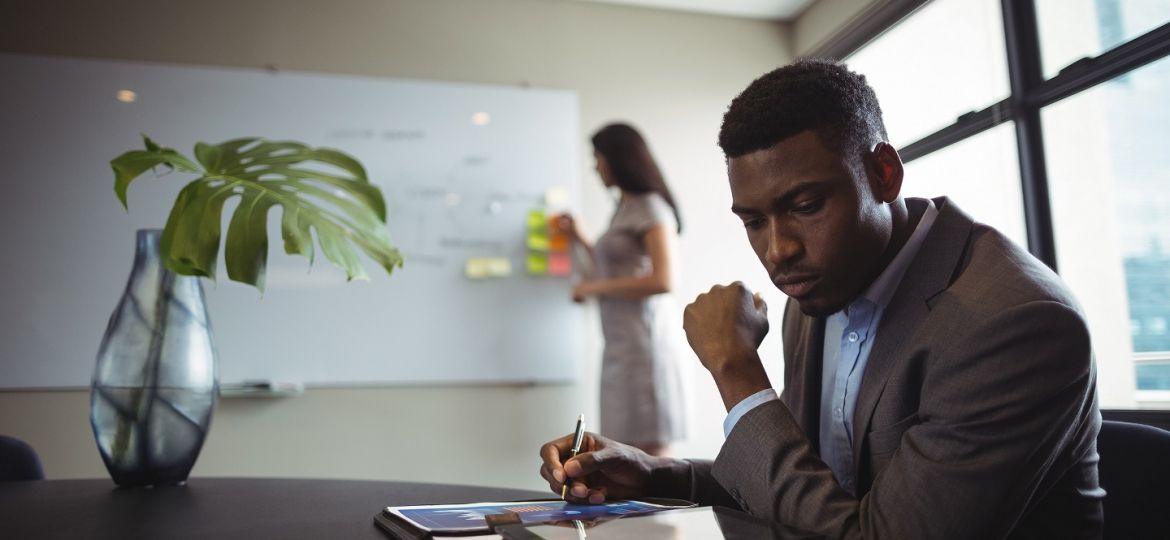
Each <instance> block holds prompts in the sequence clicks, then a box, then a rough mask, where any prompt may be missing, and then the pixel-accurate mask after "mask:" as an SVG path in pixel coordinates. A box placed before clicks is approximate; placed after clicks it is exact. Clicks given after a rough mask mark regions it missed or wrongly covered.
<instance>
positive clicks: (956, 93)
mask: <svg viewBox="0 0 1170 540" xmlns="http://www.w3.org/2000/svg"><path fill="white" fill-rule="evenodd" d="M954 21H963V22H962V24H954ZM1002 21H1003V18H1002V16H1001V15H1000V10H999V0H945V1H941V2H933V3H931V4H928V5H926V6H925V7H923V8H922V9H921V10H920V11H919V12H918V13H916V14H915V15H914V16H913V17H911V18H910V19H908V20H906V22H904V23H902V24H899V25H898V26H896V27H894V28H893V29H891V30H890V31H888V32H886V33H885V34H883V35H882V36H881V37H879V38H878V39H876V40H874V42H873V43H872V44H870V45H868V46H866V47H865V48H864V49H861V50H860V51H858V52H857V53H855V54H853V55H852V56H850V57H849V58H848V59H847V60H846V61H847V63H848V64H849V67H850V68H851V69H853V70H854V71H857V72H858V73H863V74H865V77H866V79H868V80H869V84H870V86H873V89H874V92H876V93H877V96H878V101H879V102H880V103H881V104H882V112H883V113H884V116H885V120H886V131H888V132H889V136H890V143H891V144H893V145H894V146H902V145H904V144H906V143H910V142H913V141H915V140H918V139H919V138H921V137H923V136H925V135H929V134H930V133H931V132H933V131H935V130H937V129H938V128H941V127H943V126H945V125H947V124H950V123H951V122H954V121H955V118H957V117H958V116H959V115H961V114H963V113H965V112H967V111H970V110H973V109H981V108H983V107H986V106H988V105H991V104H992V103H995V102H997V101H999V100H1001V99H1003V98H1004V97H1006V96H1007V95H1008V76H1007V65H1006V64H1005V63H1004V62H1005V61H1004V54H1003V51H1004V42H1003V22H1002ZM924 43H929V44H930V46H929V47H924V46H923V44H924ZM909 59H913V61H908V60H909Z"/></svg>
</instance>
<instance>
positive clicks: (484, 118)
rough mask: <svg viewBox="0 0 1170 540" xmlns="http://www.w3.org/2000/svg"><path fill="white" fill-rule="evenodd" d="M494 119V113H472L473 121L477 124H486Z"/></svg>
mask: <svg viewBox="0 0 1170 540" xmlns="http://www.w3.org/2000/svg"><path fill="white" fill-rule="evenodd" d="M491 121H492V115H490V114H488V113H485V112H477V113H475V114H473V115H471V123H472V124H475V125H477V126H486V125H488V124H490V123H491Z"/></svg>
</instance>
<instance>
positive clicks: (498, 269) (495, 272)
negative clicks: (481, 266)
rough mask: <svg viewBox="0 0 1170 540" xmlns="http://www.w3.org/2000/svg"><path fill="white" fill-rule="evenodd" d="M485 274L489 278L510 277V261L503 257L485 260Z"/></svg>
mask: <svg viewBox="0 0 1170 540" xmlns="http://www.w3.org/2000/svg"><path fill="white" fill-rule="evenodd" d="M485 262H486V266H487V273H488V275H489V276H491V277H497V278H500V277H508V276H510V275H512V261H509V260H508V259H506V258H504V257H493V258H491V259H486V260H485Z"/></svg>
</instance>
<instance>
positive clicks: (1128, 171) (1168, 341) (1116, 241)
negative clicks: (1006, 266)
mask: <svg viewBox="0 0 1170 540" xmlns="http://www.w3.org/2000/svg"><path fill="white" fill-rule="evenodd" d="M1168 103H1170V58H1167V59H1163V60H1160V61H1158V62H1155V63H1153V64H1150V65H1148V66H1146V67H1143V68H1141V69H1138V70H1135V71H1132V72H1129V73H1127V74H1125V75H1123V76H1121V77H1119V78H1116V79H1114V80H1112V81H1109V82H1106V83H1103V84H1101V85H1098V86H1096V87H1093V88H1091V89H1089V90H1086V91H1084V92H1081V93H1079V94H1076V95H1075V96H1072V97H1070V98H1067V99H1065V100H1062V101H1060V102H1058V103H1055V104H1053V105H1051V106H1049V107H1048V108H1046V109H1045V110H1044V112H1043V117H1042V118H1043V124H1044V140H1045V152H1046V153H1047V155H1048V156H1049V159H1048V171H1049V186H1050V190H1051V194H1052V210H1053V216H1052V217H1053V224H1054V225H1055V227H1054V230H1055V232H1056V247H1057V249H1056V253H1057V255H1058V263H1057V267H1058V268H1060V269H1061V274H1062V275H1063V276H1064V279H1065V280H1066V281H1067V282H1068V283H1069V285H1070V286H1072V288H1073V291H1074V292H1075V293H1076V295H1077V298H1078V299H1080V301H1081V302H1082V304H1084V306H1085V309H1086V311H1087V313H1088V314H1089V318H1090V321H1089V323H1090V327H1091V330H1092V331H1093V341H1094V348H1095V350H1096V352H1097V363H1098V366H1099V369H1100V379H1101V390H1102V396H1101V398H1102V403H1105V404H1107V405H1116V406H1133V405H1142V403H1141V401H1142V400H1143V398H1147V399H1156V397H1157V396H1148V395H1146V394H1143V392H1144V391H1147V390H1170V385H1168V384H1165V383H1166V382H1167V380H1166V374H1167V370H1168V369H1170V334H1168V333H1167V331H1166V321H1167V320H1168V319H1170V107H1168V106H1167V104H1168ZM1137 354H1142V356H1140V357H1139V356H1137ZM1159 373H1160V374H1162V375H1161V376H1159V375H1158V374H1159ZM1135 377H1136V378H1137V380H1136V381H1135ZM1158 381H1161V382H1158ZM1135 390H1136V392H1135ZM1147 396H1148V397H1147Z"/></svg>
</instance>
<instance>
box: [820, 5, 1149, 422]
mask: <svg viewBox="0 0 1170 540" xmlns="http://www.w3.org/2000/svg"><path fill="white" fill-rule="evenodd" d="M930 1H932V0H890V1H888V2H879V3H877V6H876V7H875V8H873V9H871V10H869V12H868V13H865V14H863V15H864V16H861V17H857V18H855V19H854V21H853V22H852V23H851V24H849V25H846V26H845V27H844V28H842V30H841V31H840V32H839V33H838V35H837V36H835V37H834V38H833V39H831V40H829V41H828V42H826V43H825V44H824V45H822V46H821V47H819V48H817V49H814V50H813V51H811V52H810V53H809V54H808V55H807V56H809V57H817V58H845V57H847V56H849V55H851V54H853V53H854V52H856V51H858V50H859V49H861V48H862V47H865V46H866V45H868V44H870V43H871V42H873V41H874V40H875V39H877V38H878V37H880V36H881V35H882V34H884V33H885V32H886V31H888V30H890V29H892V28H894V27H895V26H897V25H898V24H899V23H901V22H902V21H903V20H905V19H907V18H908V17H910V16H912V15H913V14H914V13H915V12H916V11H918V9H920V8H921V7H922V6H924V5H926V4H927V3H929V2H930ZM1000 5H1001V10H1002V13H1003V19H1004V21H1003V22H1004V41H1005V45H1006V49H1007V50H1006V54H1007V65H1008V80H1009V84H1010V94H1009V95H1008V97H1006V98H1005V99H1003V100H1001V101H1000V102H998V103H994V104H992V105H990V106H988V107H986V108H984V109H981V110H978V111H971V112H969V113H966V114H963V115H962V116H960V117H958V118H957V119H956V120H955V122H953V123H952V124H950V125H948V126H945V127H943V128H941V129H939V130H937V131H935V132H934V133H931V134H929V135H926V136H924V137H922V138H920V139H918V140H917V141H914V142H912V143H910V144H907V145H905V146H903V147H901V148H900V149H899V153H900V154H901V156H902V159H903V161H905V162H907V163H909V162H911V161H913V160H915V159H918V158H921V157H923V156H926V155H928V154H931V153H933V152H937V151H939V150H941V149H943V148H947V147H949V146H951V145H953V144H956V143H959V142H962V141H964V140H966V139H968V138H969V137H972V136H974V135H978V134H980V133H983V132H984V131H987V130H989V129H991V128H993V127H995V126H998V125H1000V124H1002V123H1004V122H1009V121H1012V122H1015V129H1016V145H1017V150H1018V158H1019V164H1020V182H1021V189H1022V195H1023V203H1024V222H1025V227H1026V231H1027V236H1028V251H1029V252H1031V253H1032V255H1034V256H1035V257H1036V258H1038V259H1040V260H1041V261H1042V262H1044V263H1045V264H1047V265H1048V266H1049V267H1050V268H1052V269H1053V270H1054V271H1058V269H1057V266H1056V261H1057V259H1056V241H1055V232H1054V227H1053V220H1052V204H1051V201H1050V198H1049V181H1048V166H1047V162H1046V155H1045V153H1044V133H1043V130H1042V125H1041V120H1040V111H1041V110H1042V109H1043V108H1045V107H1046V106H1048V105H1051V104H1053V103H1056V102H1057V101H1060V100H1062V99H1064V98H1067V97H1070V96H1072V95H1074V94H1077V93H1079V92H1082V91H1084V90H1088V89H1089V88H1092V87H1095V86H1097V85H1099V84H1101V83H1104V82H1106V81H1109V80H1112V79H1114V78H1116V77H1118V76H1120V75H1123V74H1125V73H1129V72H1131V71H1133V70H1136V69H1138V68H1140V67H1142V66H1145V65H1147V64H1150V63H1152V62H1155V61H1157V60H1161V59H1163V58H1166V57H1170V22H1167V23H1166V24H1163V25H1162V26H1159V27H1157V28H1154V29H1153V30H1150V31H1149V32H1147V33H1145V34H1142V35H1140V36H1137V37H1134V38H1133V39H1130V40H1128V41H1126V42H1124V43H1122V44H1120V45H1118V46H1116V47H1114V48H1112V49H1109V50H1107V51H1105V52H1102V53H1100V54H1098V55H1096V56H1087V57H1084V58H1081V59H1080V60H1077V61H1075V62H1073V63H1071V64H1069V65H1068V66H1065V67H1064V68H1063V69H1061V70H1060V72H1059V73H1058V74H1057V75H1056V76H1054V77H1052V78H1048V79H1045V77H1044V68H1043V65H1042V62H1041V43H1040V31H1039V26H1038V24H1037V23H1038V20H1037V16H1036V5H1035V0H1000ZM1103 414H1104V416H1105V417H1106V418H1109V419H1119V420H1121V419H1123V420H1128V421H1134V422H1140V423H1145V424H1150V425H1156V426H1161V427H1164V428H1170V410H1121V409H1103Z"/></svg>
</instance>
